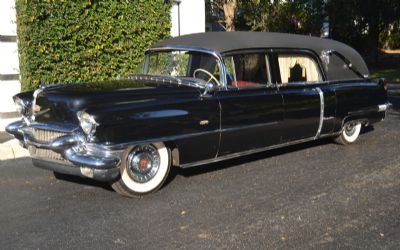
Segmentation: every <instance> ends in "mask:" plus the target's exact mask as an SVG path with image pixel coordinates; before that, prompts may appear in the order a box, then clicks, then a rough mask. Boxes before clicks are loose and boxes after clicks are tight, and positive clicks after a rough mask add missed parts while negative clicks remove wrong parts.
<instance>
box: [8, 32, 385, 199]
mask: <svg viewBox="0 0 400 250" xmlns="http://www.w3.org/2000/svg"><path fill="white" fill-rule="evenodd" d="M14 101H15V103H16V104H17V106H18V107H19V110H20V112H21V114H22V120H21V121H18V122H15V123H12V124H10V125H9V126H8V127H7V131H8V132H9V133H11V134H13V135H14V136H15V137H16V138H17V139H19V140H20V141H21V143H22V145H23V146H24V147H26V148H28V149H29V152H30V154H31V157H32V161H33V165H35V166H37V167H40V168H45V169H49V170H52V171H54V172H55V173H56V174H57V173H58V174H60V173H61V174H70V175H78V176H83V177H89V178H93V179H96V180H100V181H105V182H110V183H111V185H112V187H113V188H114V189H115V190H116V191H117V192H118V193H120V194H122V195H126V196H135V195H142V194H146V193H149V192H153V191H155V190H157V189H159V188H160V187H161V185H162V184H163V182H164V181H165V179H166V178H167V176H168V174H169V171H170V168H171V166H179V167H182V168H187V167H193V166H197V165H202V164H207V163H212V162H217V161H220V160H225V159H228V158H233V157H238V156H243V155H246V154H251V153H255V152H260V151H263V150H268V149H273V148H278V147H283V146H287V145H291V144H295V143H302V142H306V141H311V140H317V139H319V138H324V137H332V138H335V139H336V141H337V142H339V143H341V144H348V143H352V142H354V141H355V140H356V139H357V137H358V136H359V134H360V129H361V127H362V126H367V125H370V124H373V123H375V122H378V121H381V120H383V119H384V118H385V115H386V110H387V107H388V103H387V91H386V86H385V84H384V82H383V81H382V82H379V83H375V82H372V81H371V80H370V79H369V72H368V68H367V66H366V64H365V62H364V61H363V59H362V58H361V56H360V55H359V54H358V53H357V52H356V51H355V50H354V49H352V48H350V47H349V46H347V45H344V44H342V43H339V42H336V41H333V40H329V39H321V38H316V37H308V36H300V35H290V34H281V33H262V32H232V33H225V32H218V33H201V34H193V35H187V36H181V37H177V38H171V39H168V40H165V41H162V42H160V43H158V44H156V45H154V46H152V47H151V48H150V49H148V50H147V51H146V53H145V63H144V69H143V74H136V75H131V76H130V77H129V80H116V81H111V82H101V83H96V82H93V83H82V84H62V85H42V86H41V87H40V88H39V89H38V90H36V91H35V92H25V93H20V94H18V95H16V96H15V97H14Z"/></svg>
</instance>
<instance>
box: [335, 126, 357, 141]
mask: <svg viewBox="0 0 400 250" xmlns="http://www.w3.org/2000/svg"><path fill="white" fill-rule="evenodd" d="M360 131H361V123H360V122H355V123H354V122H353V123H346V124H345V125H344V127H343V131H342V133H341V134H340V135H339V136H338V137H336V138H335V142H337V143H339V144H342V145H346V144H350V143H353V142H355V141H356V140H357V138H358V136H359V135H360Z"/></svg>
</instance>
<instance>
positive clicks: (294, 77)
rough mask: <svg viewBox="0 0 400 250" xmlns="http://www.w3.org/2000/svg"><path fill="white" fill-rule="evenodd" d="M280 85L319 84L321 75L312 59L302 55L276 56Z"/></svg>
mask: <svg viewBox="0 0 400 250" xmlns="http://www.w3.org/2000/svg"><path fill="white" fill-rule="evenodd" d="M278 64H279V75H280V78H281V83H284V84H285V83H295V82H310V83H314V82H320V81H322V80H323V79H322V74H321V71H320V69H319V67H318V64H317V62H316V60H315V59H314V58H312V57H311V56H308V55H303V54H278Z"/></svg>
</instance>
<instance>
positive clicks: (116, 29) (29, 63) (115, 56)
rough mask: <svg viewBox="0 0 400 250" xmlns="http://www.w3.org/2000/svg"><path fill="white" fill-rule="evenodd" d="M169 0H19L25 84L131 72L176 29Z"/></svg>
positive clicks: (103, 77)
mask: <svg viewBox="0 0 400 250" xmlns="http://www.w3.org/2000/svg"><path fill="white" fill-rule="evenodd" d="M170 8H171V5H170V4H165V3H164V1H163V0H120V1H118V0H108V1H107V0H103V1H99V0H98V1H96V0H85V1H75V0H74V1H72V0H71V1H62V0H46V1H44V0H17V1H16V10H17V33H18V49H19V56H20V74H21V82H22V88H23V90H32V89H35V88H36V87H37V86H38V85H39V84H43V83H45V84H47V83H65V82H88V81H101V80H111V79H115V78H117V77H118V76H120V77H121V78H126V77H127V75H128V74H129V73H132V72H133V71H135V69H136V68H137V67H138V66H139V65H140V64H141V63H142V58H143V54H144V51H145V49H146V48H148V47H149V46H150V45H151V44H153V43H155V42H157V41H159V40H161V39H163V38H166V37H168V36H169V34H170V23H171V22H170V15H169V13H170Z"/></svg>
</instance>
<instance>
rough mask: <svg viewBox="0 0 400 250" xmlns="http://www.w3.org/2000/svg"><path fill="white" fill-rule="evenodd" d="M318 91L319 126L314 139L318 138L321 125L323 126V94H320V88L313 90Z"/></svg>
mask: <svg viewBox="0 0 400 250" xmlns="http://www.w3.org/2000/svg"><path fill="white" fill-rule="evenodd" d="M315 89H316V90H317V91H318V94H319V101H320V104H321V107H320V110H321V111H320V114H319V126H318V130H317V134H316V135H315V137H314V138H315V139H317V138H319V136H320V135H321V130H322V125H323V124H324V109H325V103H324V92H322V90H321V88H319V87H317V88H315Z"/></svg>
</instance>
